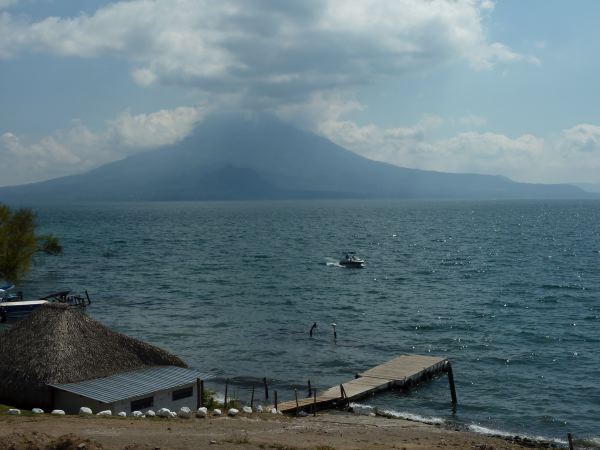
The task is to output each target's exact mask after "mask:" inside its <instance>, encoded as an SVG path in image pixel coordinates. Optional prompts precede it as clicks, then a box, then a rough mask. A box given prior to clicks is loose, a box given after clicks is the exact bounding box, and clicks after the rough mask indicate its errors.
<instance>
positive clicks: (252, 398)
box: [250, 386, 254, 408]
mask: <svg viewBox="0 0 600 450" xmlns="http://www.w3.org/2000/svg"><path fill="white" fill-rule="evenodd" d="M250 408H254V386H252V396H251V397H250Z"/></svg>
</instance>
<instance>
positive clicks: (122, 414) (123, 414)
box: [117, 411, 127, 417]
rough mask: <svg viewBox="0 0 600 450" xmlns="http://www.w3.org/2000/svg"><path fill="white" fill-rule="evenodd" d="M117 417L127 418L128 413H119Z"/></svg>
mask: <svg viewBox="0 0 600 450" xmlns="http://www.w3.org/2000/svg"><path fill="white" fill-rule="evenodd" d="M117 416H119V417H127V413H126V412H125V411H119V412H118V413H117Z"/></svg>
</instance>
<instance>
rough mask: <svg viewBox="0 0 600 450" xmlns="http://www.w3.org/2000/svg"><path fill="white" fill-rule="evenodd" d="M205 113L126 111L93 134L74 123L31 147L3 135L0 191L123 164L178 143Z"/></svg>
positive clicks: (189, 109)
mask: <svg viewBox="0 0 600 450" xmlns="http://www.w3.org/2000/svg"><path fill="white" fill-rule="evenodd" d="M206 110H207V109H206V108H201V107H179V108H175V109H172V110H161V111H157V112H154V113H150V114H139V115H132V114H131V112H129V111H125V112H123V113H121V114H119V115H118V116H117V117H116V118H115V119H113V120H110V121H108V123H107V126H106V129H105V130H102V131H100V132H94V131H92V130H90V129H89V128H88V127H86V126H85V125H84V124H82V123H80V122H78V121H74V122H73V123H72V125H71V127H70V128H68V129H67V130H60V131H57V132H55V133H53V134H51V135H49V136H45V137H43V138H41V139H40V140H38V141H35V142H30V141H29V140H28V139H27V138H21V137H18V136H16V135H15V134H13V133H10V132H6V133H4V134H2V135H1V136H0V172H1V173H2V176H1V177H0V186H4V185H11V184H23V183H29V182H35V181H40V180H44V179H49V178H54V177H59V176H64V175H70V174H73V173H79V172H83V171H86V170H90V169H93V168H95V167H97V166H99V165H101V164H104V163H108V162H111V161H115V160H118V159H122V158H124V157H126V156H128V155H130V154H132V153H135V152H139V151H142V150H145V149H149V148H155V147H160V146H163V145H167V144H172V143H175V142H177V141H179V140H181V139H183V138H184V137H186V136H187V135H188V134H189V133H190V132H191V131H192V129H193V127H194V125H195V124H196V123H197V122H198V121H200V120H202V118H203V117H204V114H205V113H206Z"/></svg>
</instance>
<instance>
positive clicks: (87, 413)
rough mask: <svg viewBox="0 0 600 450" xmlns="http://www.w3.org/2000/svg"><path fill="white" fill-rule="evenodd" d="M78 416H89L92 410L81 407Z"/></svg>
mask: <svg viewBox="0 0 600 450" xmlns="http://www.w3.org/2000/svg"><path fill="white" fill-rule="evenodd" d="M79 414H83V415H86V416H89V415H90V414H92V410H91V409H90V408H88V407H87V406H82V407H81V408H79Z"/></svg>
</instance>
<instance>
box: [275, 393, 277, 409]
mask: <svg viewBox="0 0 600 450" xmlns="http://www.w3.org/2000/svg"><path fill="white" fill-rule="evenodd" d="M275 411H277V391H275Z"/></svg>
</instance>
